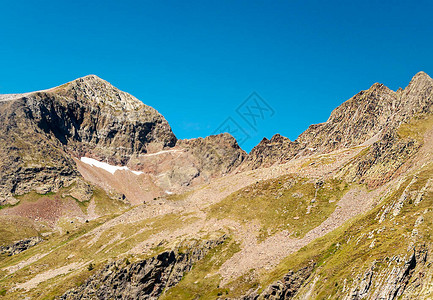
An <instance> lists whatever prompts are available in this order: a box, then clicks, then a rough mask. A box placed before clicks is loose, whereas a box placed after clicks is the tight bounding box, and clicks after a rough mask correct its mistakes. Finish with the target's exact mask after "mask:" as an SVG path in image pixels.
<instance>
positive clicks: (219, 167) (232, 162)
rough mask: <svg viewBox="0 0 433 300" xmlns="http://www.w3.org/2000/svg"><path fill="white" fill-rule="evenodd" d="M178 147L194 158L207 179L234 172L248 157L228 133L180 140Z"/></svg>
mask: <svg viewBox="0 0 433 300" xmlns="http://www.w3.org/2000/svg"><path fill="white" fill-rule="evenodd" d="M177 146H179V147H180V148H183V149H185V150H186V152H188V153H189V154H190V155H191V156H193V157H194V160H195V164H196V165H197V166H198V169H199V170H200V172H201V174H202V175H203V176H204V177H205V178H209V177H211V176H221V175H225V174H227V173H229V172H231V171H233V170H234V169H235V168H236V167H238V166H239V165H240V164H241V163H242V162H243V161H244V159H245V157H246V156H247V154H246V152H245V151H244V150H242V149H241V148H240V147H239V145H238V143H237V142H236V139H235V138H234V137H232V136H231V135H230V134H228V133H223V134H219V135H212V136H208V137H206V138H197V139H190V140H178V143H177Z"/></svg>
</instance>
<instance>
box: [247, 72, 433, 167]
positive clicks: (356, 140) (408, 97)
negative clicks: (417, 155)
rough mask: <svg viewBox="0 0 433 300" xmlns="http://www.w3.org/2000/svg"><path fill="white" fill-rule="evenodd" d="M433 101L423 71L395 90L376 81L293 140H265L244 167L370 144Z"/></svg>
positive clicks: (426, 110)
mask: <svg viewBox="0 0 433 300" xmlns="http://www.w3.org/2000/svg"><path fill="white" fill-rule="evenodd" d="M432 104H433V79H432V78H430V77H429V76H428V75H427V74H425V73H424V72H419V73H418V74H416V75H415V76H414V77H413V78H412V80H411V82H410V83H409V85H408V86H407V87H406V88H405V89H404V90H401V89H400V90H398V91H397V92H394V91H391V90H390V89H388V88H387V87H386V86H384V85H383V84H379V83H375V84H373V85H372V86H371V87H370V88H369V89H368V90H366V91H361V92H359V93H358V94H356V95H355V96H353V97H352V98H351V99H349V100H347V101H346V102H344V103H343V104H342V105H340V106H339V107H337V108H336V109H335V110H334V111H333V112H332V113H331V116H330V117H329V119H328V120H327V121H326V122H325V123H321V124H315V125H311V126H310V127H309V128H308V129H307V130H306V131H305V132H303V133H302V134H301V135H300V136H299V137H298V138H297V139H296V140H295V141H293V142H291V141H290V140H288V139H287V138H284V137H281V136H280V135H276V136H274V137H273V138H272V139H271V140H270V141H269V140H267V139H264V140H263V141H261V142H260V143H259V144H258V145H257V146H256V147H255V148H254V149H253V150H252V151H251V153H250V154H249V155H248V157H247V158H246V160H245V162H244V164H243V168H244V169H255V168H258V167H267V166H269V165H272V164H274V163H284V162H287V161H288V160H290V159H293V158H294V157H299V156H304V155H309V154H313V153H328V152H330V151H333V150H337V149H341V148H349V147H354V146H357V145H361V144H363V143H369V144H372V143H374V142H377V141H379V140H381V139H383V138H384V137H385V138H386V136H387V135H389V134H390V132H392V133H391V134H393V132H394V131H395V130H396V128H397V127H398V126H399V125H400V124H401V123H403V122H405V121H407V120H409V119H410V118H411V117H413V116H416V115H419V114H423V113H429V112H431V110H432Z"/></svg>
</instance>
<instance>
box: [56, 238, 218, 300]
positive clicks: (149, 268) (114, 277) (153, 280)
mask: <svg viewBox="0 0 433 300" xmlns="http://www.w3.org/2000/svg"><path fill="white" fill-rule="evenodd" d="M225 239H226V237H225V236H223V237H221V238H219V239H217V240H210V241H206V242H203V243H202V244H197V243H196V244H195V245H194V246H192V247H191V248H189V249H188V250H187V251H186V252H185V253H183V252H178V251H176V252H175V251H168V252H163V253H161V254H159V255H157V256H155V257H152V258H149V259H146V260H142V261H139V262H136V263H132V264H126V265H125V263H124V262H121V261H118V262H114V263H110V264H108V265H107V266H105V268H104V269H103V270H101V271H99V272H98V273H97V274H95V275H93V276H92V277H91V278H90V279H89V280H87V281H86V282H85V283H84V284H83V285H81V286H79V287H78V288H76V289H73V290H71V291H68V292H67V293H65V294H64V295H63V296H61V297H60V298H59V299H65V300H72V299H158V297H159V296H160V295H161V294H162V293H163V291H167V290H168V289H170V288H171V287H173V286H175V285H176V284H177V283H178V282H179V281H180V280H181V279H182V277H183V275H184V273H185V272H188V271H190V270H191V268H192V267H193V265H194V263H195V262H197V261H199V260H201V259H202V258H203V257H204V256H205V255H206V254H207V253H208V252H209V250H210V249H212V248H214V247H216V246H218V245H220V244H222V243H223V242H224V240H225Z"/></svg>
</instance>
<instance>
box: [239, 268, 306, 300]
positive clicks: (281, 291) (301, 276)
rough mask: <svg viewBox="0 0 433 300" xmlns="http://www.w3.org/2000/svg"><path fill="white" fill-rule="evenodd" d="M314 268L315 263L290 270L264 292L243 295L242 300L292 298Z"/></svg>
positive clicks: (281, 299) (280, 299) (282, 299)
mask: <svg viewBox="0 0 433 300" xmlns="http://www.w3.org/2000/svg"><path fill="white" fill-rule="evenodd" d="M313 269H314V263H310V264H309V265H308V266H306V267H304V268H302V269H299V270H298V271H296V272H294V271H290V272H289V273H287V274H286V275H284V277H283V279H282V280H278V281H277V282H275V283H273V284H271V285H269V286H268V287H266V288H265V289H264V290H263V292H261V293H260V294H258V293H257V292H256V291H254V292H252V293H250V294H248V295H245V296H243V297H241V298H240V299H242V300H261V299H269V300H284V299H292V298H293V297H294V296H295V295H296V293H297V291H298V290H299V289H300V288H301V287H302V285H303V284H304V282H305V281H306V280H307V279H308V277H309V276H310V275H311V273H312V272H313Z"/></svg>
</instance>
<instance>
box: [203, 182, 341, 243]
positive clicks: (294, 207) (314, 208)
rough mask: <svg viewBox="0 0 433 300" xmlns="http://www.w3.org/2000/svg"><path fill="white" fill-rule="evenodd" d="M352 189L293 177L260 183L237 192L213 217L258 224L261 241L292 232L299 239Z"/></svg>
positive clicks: (212, 209) (213, 211) (214, 208)
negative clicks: (282, 232) (283, 231)
mask: <svg viewBox="0 0 433 300" xmlns="http://www.w3.org/2000/svg"><path fill="white" fill-rule="evenodd" d="M347 190H348V185H347V184H346V183H345V182H343V181H340V180H336V179H330V180H327V181H324V182H322V181H320V180H318V181H314V180H309V179H306V178H300V177H296V176H293V175H286V176H283V177H280V178H277V179H270V180H266V181H260V182H257V183H256V184H253V185H250V186H248V187H246V188H244V189H242V190H240V191H238V192H235V193H233V194H231V195H230V196H228V197H227V198H225V199H224V200H222V201H221V202H219V203H217V204H215V205H213V206H211V207H210V209H209V215H208V217H209V218H217V219H225V218H230V219H234V220H237V221H239V222H241V223H243V224H247V223H249V222H252V221H257V222H258V223H259V224H260V226H261V229H260V234H259V239H264V238H266V237H268V236H269V235H272V234H274V233H276V232H278V231H282V230H288V231H289V232H291V233H293V234H294V236H296V237H302V236H304V235H305V234H306V233H307V232H308V231H310V230H311V229H313V228H315V227H317V226H318V225H320V224H321V223H322V222H323V221H325V220H326V219H327V218H328V217H329V215H330V214H331V213H332V212H333V211H334V210H335V207H336V203H337V201H338V200H339V199H340V198H341V197H342V196H343V195H344V193H345V192H346V191H347Z"/></svg>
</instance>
